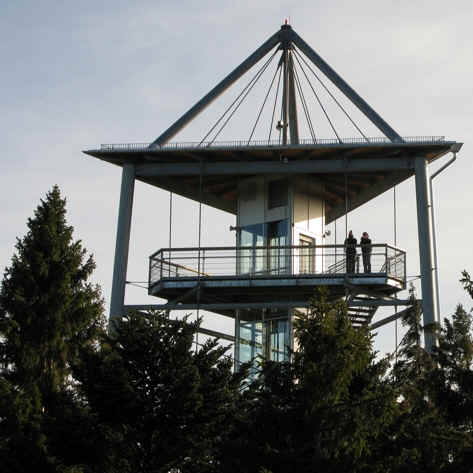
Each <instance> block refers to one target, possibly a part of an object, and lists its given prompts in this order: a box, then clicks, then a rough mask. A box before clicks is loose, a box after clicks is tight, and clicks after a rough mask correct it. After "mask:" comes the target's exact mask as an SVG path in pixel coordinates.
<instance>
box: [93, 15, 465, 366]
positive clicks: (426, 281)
mask: <svg viewBox="0 0 473 473" xmlns="http://www.w3.org/2000/svg"><path fill="white" fill-rule="evenodd" d="M254 66H258V67H259V68H256V67H255V69H257V70H256V72H255V74H254V75H253V76H252V78H251V80H250V81H249V82H248V83H247V84H246V85H245V87H244V88H243V89H242V90H241V92H240V93H239V95H238V96H237V98H236V99H235V100H234V101H233V102H231V104H230V105H229V107H228V108H227V109H226V110H225V112H224V113H223V114H222V116H220V118H219V119H218V120H217V122H216V123H215V124H213V126H212V127H211V128H210V131H209V132H208V133H207V134H206V135H205V136H204V137H203V139H201V140H200V141H196V142H192V143H189V142H186V143H179V142H171V140H172V139H173V137H174V136H175V135H176V134H177V133H179V132H180V131H181V130H182V129H183V128H184V127H185V126H186V125H187V124H189V123H190V122H191V121H192V120H193V119H194V118H195V117H196V116H197V115H198V114H199V113H200V112H202V111H203V110H204V109H205V108H206V107H207V106H209V105H210V104H211V103H212V102H213V101H214V100H215V99H217V98H218V97H219V96H220V95H222V94H223V93H224V92H226V91H227V89H229V88H230V87H231V86H233V85H234V84H236V83H237V82H238V81H239V80H240V79H241V78H242V77H243V76H244V75H246V74H247V73H250V72H252V71H253V67H254ZM271 66H272V67H274V74H272V75H271V76H270V77H271V78H272V79H271V80H269V86H268V87H267V92H266V93H265V95H264V97H262V98H261V100H258V101H254V102H255V103H256V102H257V103H258V110H257V113H256V119H255V122H254V124H253V123H252V124H251V126H250V135H249V138H247V139H245V140H237V141H227V142H222V141H218V140H217V138H218V137H219V135H220V132H221V131H222V130H223V129H224V128H225V126H226V125H227V124H228V122H229V121H230V120H231V119H232V118H233V116H234V115H235V113H236V112H237V110H238V108H239V107H240V105H241V104H242V103H243V102H244V101H245V100H250V99H248V98H247V97H248V96H249V94H250V92H251V91H252V89H253V88H254V86H255V84H257V83H258V81H259V80H260V79H261V77H262V76H263V75H264V74H265V72H266V71H269V70H270V67H271ZM327 84H329V85H330V87H331V89H330V88H329V86H328V85H327ZM304 90H305V91H306V92H308V94H305V93H304ZM331 90H332V91H336V92H337V93H338V94H339V95H340V96H342V97H343V98H344V99H345V100H347V101H348V103H349V104H351V106H353V108H354V109H355V110H357V113H360V114H361V115H362V116H363V117H364V118H365V119H367V121H368V122H370V123H371V124H372V125H374V127H375V128H376V129H377V130H378V131H379V133H380V134H381V135H382V136H381V137H379V138H370V137H368V136H366V134H365V133H363V131H362V130H361V128H360V127H359V126H358V125H357V124H356V123H355V121H354V120H353V119H352V118H351V116H350V114H349V113H348V112H347V111H346V109H345V107H344V106H343V104H342V103H341V101H340V99H338V98H337V96H336V95H335V94H334V93H333V92H332V91H331ZM320 91H323V92H324V93H325V94H326V95H327V97H329V99H330V100H332V101H333V103H334V104H335V106H336V107H338V109H339V111H340V113H341V114H342V116H344V117H345V118H346V119H347V121H348V122H349V123H350V124H351V125H352V126H353V127H354V129H355V130H356V132H357V134H359V135H360V136H359V137H358V138H351V139H346V138H343V137H341V135H340V133H339V132H337V128H336V126H335V124H334V121H333V119H332V118H331V117H330V116H329V114H328V112H327V107H326V106H325V105H324V102H323V101H322V100H321V95H320V93H321V92H320ZM307 95H310V96H311V98H312V102H313V103H315V105H316V106H318V107H319V109H320V110H319V111H320V112H321V116H322V118H323V119H325V120H326V121H327V123H328V128H329V129H330V130H332V131H333V135H334V137H333V138H327V139H323V138H320V137H319V136H318V133H317V131H318V130H319V126H318V124H317V123H314V120H313V114H312V108H311V102H310V100H309V99H308V98H307ZM251 100H253V99H251ZM263 110H269V115H268V118H269V117H271V118H270V119H268V123H266V124H265V126H267V133H266V135H267V138H265V139H258V140H257V139H255V138H254V136H255V135H254V133H255V129H256V127H257V125H260V124H261V117H262V116H263V115H264V113H263ZM302 124H304V126H305V129H306V131H307V132H308V135H310V136H309V137H306V138H302V137H301V136H300V135H301V128H302ZM461 145H462V144H461V143H458V142H455V141H447V140H445V139H444V138H443V137H434V136H429V137H426V136H423V137H410V138H405V137H401V136H400V135H399V134H398V133H397V132H396V131H395V130H394V129H393V128H392V127H391V126H390V125H389V124H388V123H387V122H386V121H385V120H384V119H383V118H382V117H381V116H380V115H379V114H378V113H376V112H375V111H374V110H373V109H372V108H371V107H370V106H369V105H368V104H367V102H366V101H365V100H364V99H363V98H361V96H360V95H358V94H357V93H356V92H355V90H354V89H353V88H352V87H350V85H348V83H347V82H345V80H344V79H342V77H340V76H339V75H338V74H337V73H336V72H335V71H334V70H333V69H332V68H331V67H330V66H329V65H328V64H327V63H326V62H325V61H324V60H323V59H322V58H321V57H320V56H319V55H318V54H317V53H316V52H315V51H314V50H313V49H312V48H311V47H310V46H309V45H308V44H307V43H306V42H305V41H304V40H303V39H302V38H301V37H300V36H299V35H298V34H297V33H296V32H295V31H294V30H293V29H292V27H291V26H290V25H288V24H284V25H282V27H281V29H280V30H279V31H277V32H276V33H275V34H273V35H272V36H271V37H270V38H269V39H268V40H267V41H265V42H264V43H263V44H262V45H261V46H260V47H259V48H258V49H256V51H254V52H253V53H252V54H251V55H250V56H249V57H248V58H247V59H245V60H244V61H243V62H242V63H241V64H240V65H239V66H238V67H237V68H236V69H234V70H233V71H232V72H231V73H230V74H229V75H227V76H226V77H225V78H224V79H223V80H222V81H221V82H220V83H218V84H217V85H216V86H215V87H214V88H213V89H212V90H211V91H210V92H209V93H208V94H207V95H205V96H204V97H203V98H202V99H201V100H199V101H198V102H197V103H196V104H195V105H194V106H193V107H192V108H191V109H189V110H188V111H187V112H186V113H185V114H184V115H183V116H182V117H181V118H179V119H178V120H177V121H176V122H175V123H174V124H172V125H171V126H170V127H169V128H168V129H167V130H166V131H164V132H163V133H162V134H161V135H160V136H159V137H158V138H156V139H155V140H154V141H153V142H151V143H147V144H107V145H101V146H100V148H98V149H91V150H87V151H84V152H85V153H86V154H88V155H90V156H94V157H96V158H99V159H101V160H104V161H107V162H109V163H112V164H115V165H118V166H120V167H122V169H123V171H122V184H121V193H120V207H119V215H118V229H117V239H116V251H115V263H114V271H113V285H112V296H111V308H110V318H111V320H112V319H113V318H115V317H121V316H122V315H124V314H125V313H127V311H129V310H131V309H134V310H149V309H161V310H167V311H172V310H205V311H210V312H214V313H216V314H220V315H222V316H225V317H232V318H233V319H234V324H235V332H234V334H235V335H234V338H233V337H223V338H227V339H228V338H230V339H232V340H233V341H234V349H235V360H236V366H238V363H239V362H244V361H249V360H252V359H254V358H255V356H257V355H262V356H264V357H266V358H268V359H273V360H285V359H287V358H288V356H289V351H288V348H289V347H292V346H293V343H294V342H293V330H292V320H293V317H294V314H295V312H296V311H297V310H304V308H307V307H308V305H309V299H310V298H311V296H312V295H313V294H314V291H315V289H316V288H317V287H325V288H327V290H328V293H329V296H330V297H331V298H332V299H334V300H335V299H338V298H345V300H346V301H347V303H348V307H349V314H350V317H351V320H352V322H353V324H354V325H368V326H369V327H371V328H377V327H379V326H381V325H383V324H386V323H388V322H391V321H393V320H395V319H396V318H398V317H400V316H401V315H402V314H403V310H406V309H405V308H406V307H407V306H408V305H409V303H410V302H409V300H407V299H402V298H400V297H399V296H398V293H399V292H400V291H402V290H404V289H405V288H406V253H405V252H404V251H403V250H402V249H400V248H397V247H395V246H393V245H391V244H389V243H388V242H385V243H377V244H373V245H372V256H371V266H372V269H371V272H370V273H365V272H364V271H363V268H362V267H361V264H360V261H359V256H360V253H361V250H360V248H359V247H358V248H357V253H358V255H357V257H356V262H355V269H354V270H350V272H348V271H347V256H346V254H345V248H344V245H343V244H331V245H328V244H325V241H326V236H327V234H328V228H327V225H328V224H329V223H330V222H333V221H334V220H336V219H343V218H345V219H346V215H347V214H348V213H349V212H350V211H352V210H354V209H356V208H358V207H360V206H362V205H364V204H365V203H367V202H368V201H370V200H371V199H373V198H375V197H376V196H378V195H380V194H382V193H383V192H385V191H387V190H388V189H391V188H393V187H394V186H396V185H397V184H399V183H401V182H403V181H405V180H406V179H409V178H410V177H412V176H414V177H415V190H416V202H417V224H418V239H419V254H420V266H421V288H422V299H421V300H422V310H423V320H424V325H426V326H428V325H429V324H430V323H432V322H435V321H437V320H438V308H437V293H436V281H435V266H436V265H435V261H434V260H435V252H434V244H433V218H432V209H431V186H430V179H429V165H430V164H431V163H432V162H434V161H435V160H437V159H439V158H440V157H442V156H444V155H446V154H447V153H449V152H453V153H454V154H455V153H456V152H457V151H459V149H460V148H461ZM135 180H139V181H142V182H145V183H147V184H150V185H152V186H156V187H158V188H160V189H165V190H167V191H170V192H172V193H175V194H178V195H181V196H185V197H187V198H190V199H192V200H194V201H196V202H199V203H200V206H201V205H202V204H205V205H209V206H211V207H215V208H217V209H220V210H223V211H225V212H229V213H231V214H234V215H235V216H236V226H235V227H232V230H234V231H235V245H234V246H231V247H228V246H226V247H223V246H222V247H202V246H201V245H200V234H201V230H200V221H199V245H198V246H197V247H195V248H163V249H158V250H157V251H156V252H155V253H153V254H152V255H151V256H150V258H149V285H148V293H149V294H150V295H153V296H156V297H158V298H162V299H165V300H167V303H164V304H163V303H156V304H142V305H133V306H131V305H125V303H124V301H125V287H126V273H127V261H128V247H129V241H130V226H131V215H132V207H133V193H134V183H135ZM200 208H201V207H200ZM345 222H346V220H345ZM346 230H347V225H346V224H345V232H344V234H343V237H342V241H343V240H344V239H345V236H346ZM143 263H144V262H143ZM382 306H383V307H385V306H388V307H392V310H393V312H394V310H396V312H395V313H393V315H391V316H389V317H385V318H383V319H381V320H378V319H376V312H377V309H378V308H379V307H382ZM399 306H401V307H402V306H404V309H403V310H400V311H398V310H397V308H398V307H399ZM203 332H204V333H207V334H213V335H222V334H218V333H217V332H214V331H210V330H203ZM434 343H435V338H434V335H433V334H432V333H431V332H429V331H426V339H425V344H426V347H427V349H430V348H431V347H432V345H433V344H434Z"/></svg>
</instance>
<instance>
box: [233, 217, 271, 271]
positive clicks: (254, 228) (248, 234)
mask: <svg viewBox="0 0 473 473" xmlns="http://www.w3.org/2000/svg"><path fill="white" fill-rule="evenodd" d="M264 230H265V228H264V224H262V223H258V224H255V225H247V226H246V227H243V228H242V229H241V232H240V248H242V249H240V250H239V251H238V274H258V273H260V274H261V273H262V272H263V271H264V268H265V261H264V260H265V258H264V256H265V255H264V251H263V250H261V249H258V247H261V246H265V238H264V234H265V232H264ZM243 248H245V249H243ZM246 248H248V249H246Z"/></svg>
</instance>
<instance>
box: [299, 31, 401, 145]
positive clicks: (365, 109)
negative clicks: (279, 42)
mask: <svg viewBox="0 0 473 473" xmlns="http://www.w3.org/2000/svg"><path fill="white" fill-rule="evenodd" d="M291 36H292V42H293V43H294V44H295V45H296V46H297V47H298V48H299V49H300V50H301V51H302V52H303V53H304V54H305V55H306V56H307V58H308V59H309V60H310V61H312V63H313V64H314V65H315V66H317V68H318V69H319V70H320V71H322V72H323V73H324V74H325V75H326V76H327V77H328V78H329V79H330V80H331V81H332V83H333V84H334V85H335V86H336V87H337V88H338V89H339V90H340V91H341V92H342V93H343V94H344V95H345V96H346V97H347V98H348V99H349V100H350V101H351V102H352V103H353V104H354V105H355V106H356V107H358V109H359V110H360V111H361V112H362V113H363V114H364V115H365V116H366V118H368V119H369V120H370V121H371V122H372V123H373V124H374V125H375V126H376V127H377V128H378V129H379V130H380V131H381V132H382V133H384V135H386V136H387V137H388V138H389V139H390V140H391V141H393V142H402V141H403V139H402V138H401V136H400V135H399V134H398V133H397V132H396V131H395V130H394V129H393V128H391V126H390V125H388V123H386V122H385V121H384V120H383V119H382V118H381V116H380V115H378V113H376V112H375V111H374V110H373V109H372V108H371V107H370V106H369V105H368V104H367V103H366V102H365V101H364V100H363V99H362V98H361V97H360V96H359V95H358V94H357V93H356V92H355V90H353V89H352V88H351V87H350V86H349V85H348V84H347V83H346V82H345V81H344V80H343V79H342V77H340V76H339V75H338V74H337V73H336V72H335V71H334V70H333V69H332V68H331V67H330V66H329V65H328V64H327V63H326V62H325V61H324V60H323V59H322V58H321V57H320V56H319V55H318V54H317V53H316V52H315V51H314V50H313V49H312V48H311V47H310V46H309V45H308V44H307V43H306V42H305V41H304V40H303V39H302V38H301V37H300V36H299V35H298V34H297V33H296V32H295V31H294V30H292V35H291Z"/></svg>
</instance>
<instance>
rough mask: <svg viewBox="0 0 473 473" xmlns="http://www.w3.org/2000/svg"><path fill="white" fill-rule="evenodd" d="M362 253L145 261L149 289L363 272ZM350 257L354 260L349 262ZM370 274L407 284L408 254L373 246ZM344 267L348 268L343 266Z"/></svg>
mask: <svg viewBox="0 0 473 473" xmlns="http://www.w3.org/2000/svg"><path fill="white" fill-rule="evenodd" d="M362 256H363V255H362V249H361V247H360V245H357V246H356V248H355V249H354V253H353V252H352V253H351V254H346V253H345V247H344V245H323V246H318V245H317V246H271V247H267V246H257V247H233V246H229V247H202V248H200V249H199V248H165V249H161V250H159V251H157V252H156V253H153V254H152V255H151V256H150V257H149V286H150V287H152V286H153V285H154V284H156V283H157V282H159V281H160V280H165V279H181V278H192V279H196V278H202V279H203V278H209V277H240V278H260V277H266V278H267V277H276V276H296V275H298V276H301V275H302V276H305V275H321V274H322V275H323V274H326V275H328V276H330V275H333V276H336V275H340V274H347V267H348V268H350V267H351V268H354V269H353V270H352V272H353V273H354V274H364V267H363V266H364V265H363V264H362V263H363V258H362ZM350 258H353V260H352V261H350ZM370 263H371V273H376V274H382V275H386V276H388V277H391V278H395V279H397V280H399V281H401V282H402V283H403V284H405V281H406V253H405V252H404V251H403V250H400V249H398V248H395V247H393V246H390V245H387V244H373V245H371V253H370ZM347 264H348V266H347Z"/></svg>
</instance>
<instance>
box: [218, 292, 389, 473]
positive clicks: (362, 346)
mask: <svg viewBox="0 0 473 473" xmlns="http://www.w3.org/2000/svg"><path fill="white" fill-rule="evenodd" d="M295 337H296V339H297V346H298V349H297V351H295V352H294V353H293V354H292V361H291V362H287V363H280V362H264V363H262V365H261V370H260V376H259V377H258V378H257V379H256V380H255V382H254V384H253V385H252V386H251V387H250V389H249V390H248V392H247V393H246V396H247V398H248V399H247V401H246V403H245V407H246V416H244V417H242V418H241V419H239V423H238V424H237V429H236V431H235V433H234V434H233V435H232V438H233V442H229V443H228V444H227V450H226V451H225V455H224V456H225V463H224V466H225V468H224V471H227V472H233V471H234V472H254V471H260V468H261V469H266V470H269V471H271V472H273V473H278V472H286V471H297V472H301V473H304V472H307V473H309V472H314V471H324V472H339V471H350V472H358V471H360V472H361V471H363V472H369V471H377V470H375V469H373V468H372V465H373V463H374V462H373V461H372V459H373V456H374V455H377V452H376V449H375V448H374V445H375V444H376V442H377V441H378V438H379V437H380V436H381V435H382V433H383V430H384V429H385V428H386V426H387V425H389V424H390V423H391V422H392V414H393V402H394V391H393V390H392V389H391V386H390V383H389V382H388V380H387V378H386V376H385V374H386V371H387V368H388V363H387V361H386V360H384V359H383V360H376V353H375V352H374V350H373V348H372V340H371V336H370V335H369V332H368V330H367V329H366V328H355V327H353V325H352V323H351V321H350V318H349V316H348V314H347V307H346V305H345V304H344V303H343V302H337V303H332V302H330V301H329V300H328V299H327V294H326V293H324V292H323V291H322V292H320V293H319V294H318V295H317V296H316V297H315V298H314V300H313V301H312V306H311V308H310V310H309V312H308V313H301V314H299V315H298V317H297V319H296V320H295Z"/></svg>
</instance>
